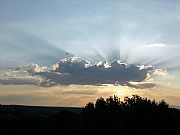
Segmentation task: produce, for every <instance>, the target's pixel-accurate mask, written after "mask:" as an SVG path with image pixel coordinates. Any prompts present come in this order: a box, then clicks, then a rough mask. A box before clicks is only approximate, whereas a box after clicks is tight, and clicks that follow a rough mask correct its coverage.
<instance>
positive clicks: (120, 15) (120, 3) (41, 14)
mask: <svg viewBox="0 0 180 135" xmlns="http://www.w3.org/2000/svg"><path fill="white" fill-rule="evenodd" d="M179 36H180V1H179V0H146V1H145V0H51V1H49V0H43V1H40V0H39V1H37V0H0V54H1V57H0V104H24V105H45V106H84V105H85V104H86V103H87V102H88V101H95V100H96V99H97V98H98V97H101V96H102V97H108V96H112V95H117V96H119V97H120V98H121V100H123V97H124V96H131V95H132V94H138V95H141V96H143V97H147V98H151V99H156V100H157V101H159V100H161V99H165V100H166V101H167V102H168V103H169V104H171V105H176V106H180V37H179Z"/></svg>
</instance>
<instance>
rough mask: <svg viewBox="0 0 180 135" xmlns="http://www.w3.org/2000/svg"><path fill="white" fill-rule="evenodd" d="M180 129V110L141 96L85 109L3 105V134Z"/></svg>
mask: <svg viewBox="0 0 180 135" xmlns="http://www.w3.org/2000/svg"><path fill="white" fill-rule="evenodd" d="M179 130H180V111H179V110H177V109H173V108H169V106H168V104H167V103H166V102H164V101H161V102H155V101H151V100H149V99H145V98H141V97H139V96H137V95H134V96H132V98H127V97H126V98H125V100H124V102H121V101H120V100H119V99H118V98H117V97H116V96H114V97H110V98H107V99H106V100H104V99H103V98H99V99H97V101H96V103H95V104H93V103H87V105H86V106H85V107H84V108H63V107H33V106H16V105H0V134H2V135H5V134H8V135H11V134H12V135H14V134H18V135H21V134H23V135H34V134H39V135H41V134H42V135H67V134H69V135H73V134H74V135H84V134H85V135H88V134H119V135H130V134H131V135H153V134H170V135H172V134H178V133H179Z"/></svg>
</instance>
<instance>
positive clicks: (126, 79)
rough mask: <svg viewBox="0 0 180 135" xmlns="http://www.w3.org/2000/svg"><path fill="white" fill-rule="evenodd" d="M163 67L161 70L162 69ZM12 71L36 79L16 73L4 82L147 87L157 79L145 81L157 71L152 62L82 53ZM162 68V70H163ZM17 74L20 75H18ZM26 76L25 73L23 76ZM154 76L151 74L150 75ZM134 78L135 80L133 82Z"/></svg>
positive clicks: (24, 66)
mask: <svg viewBox="0 0 180 135" xmlns="http://www.w3.org/2000/svg"><path fill="white" fill-rule="evenodd" d="M159 71H161V70H159ZM11 72H16V73H19V72H21V73H27V74H28V76H31V77H32V78H37V77H38V78H41V79H39V80H38V79H36V81H34V80H31V79H29V80H30V81H28V79H22V78H21V79H18V78H15V77H11V78H8V79H7V78H6V79H0V83H1V84H18V85H19V84H21V82H22V84H32V85H33V84H34V85H40V86H43V87H50V86H55V85H71V84H78V85H103V84H113V85H123V86H129V87H133V88H139V89H145V88H151V87H154V86H155V84H154V83H144V81H145V80H147V79H149V78H151V77H152V75H154V74H155V72H157V69H155V68H154V67H152V66H144V65H132V64H131V65H127V64H126V63H122V62H121V61H120V60H116V61H112V62H110V63H108V62H107V61H100V62H98V63H95V64H91V62H90V61H87V60H85V59H82V58H80V57H68V58H64V59H61V60H60V61H59V62H58V63H56V64H54V65H52V66H51V67H49V68H48V67H40V66H38V65H36V64H27V65H23V66H19V67H13V68H11ZM161 72H162V71H161ZM16 76H17V75H16ZM24 78H25V77H24ZM151 80H152V78H151ZM131 82H136V83H137V84H133V83H131Z"/></svg>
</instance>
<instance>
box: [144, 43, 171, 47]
mask: <svg viewBox="0 0 180 135" xmlns="http://www.w3.org/2000/svg"><path fill="white" fill-rule="evenodd" d="M166 46H167V45H166V44H164V43H154V44H150V45H147V47H148V48H157V47H158V48H159V47H166Z"/></svg>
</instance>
